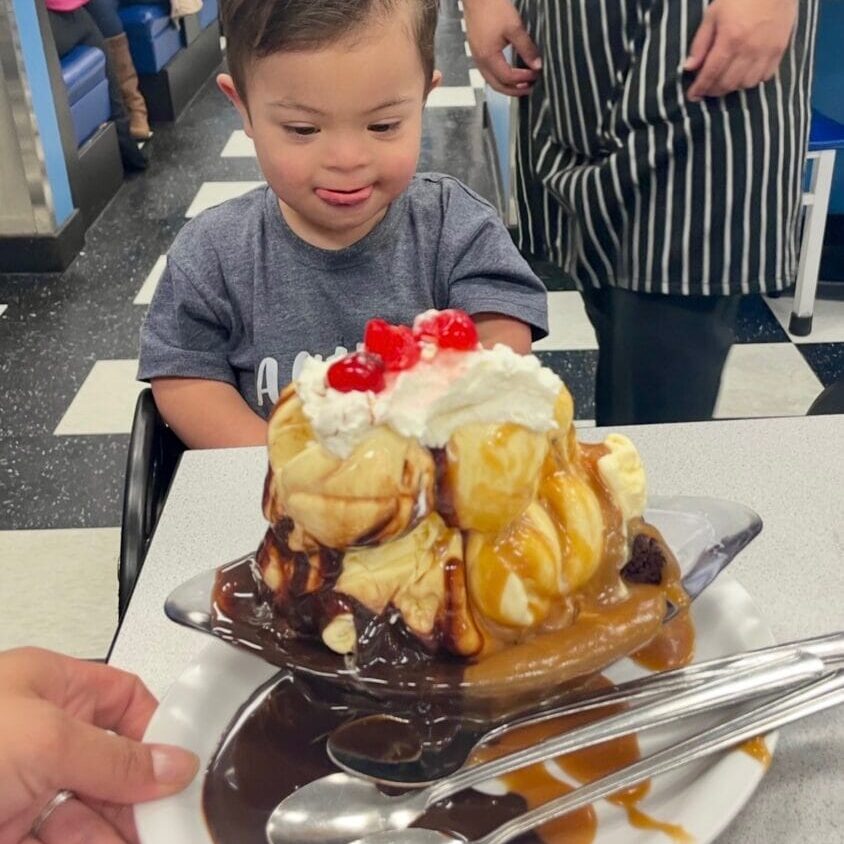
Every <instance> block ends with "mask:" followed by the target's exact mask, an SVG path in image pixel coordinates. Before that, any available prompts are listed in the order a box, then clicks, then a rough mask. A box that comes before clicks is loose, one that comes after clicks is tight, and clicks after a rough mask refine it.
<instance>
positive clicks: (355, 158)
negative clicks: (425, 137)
mask: <svg viewBox="0 0 844 844" xmlns="http://www.w3.org/2000/svg"><path fill="white" fill-rule="evenodd" d="M409 15H410V4H407V5H406V7H405V8H404V9H403V10H402V11H401V12H400V13H396V14H395V15H392V16H390V18H389V19H388V20H386V21H378V23H377V24H373V25H370V26H369V27H368V28H367V30H366V32H365V33H362V34H360V35H356V36H355V37H353V38H350V39H347V40H342V41H340V42H338V43H336V44H333V45H331V46H328V47H325V48H322V49H319V50H309V51H301V52H283V53H275V54H273V55H271V56H268V57H267V58H264V59H259V60H258V61H256V62H254V63H253V65H252V67H251V68H250V70H249V72H248V82H247V88H248V98H249V108H248V111H247V109H246V106H245V104H244V103H243V102H242V101H241V100H240V98H239V97H238V95H237V92H236V91H235V89H234V85H233V84H232V82H231V77H228V76H225V75H223V76H221V77H220V78H219V79H218V83H219V85H220V87H221V89H222V90H223V92H224V93H225V94H226V95H227V96H228V97H229V98H230V99H231V100H232V102H234V104H235V106H236V107H237V108H238V111H240V114H241V116H242V118H243V125H244V129H245V130H246V134H247V135H249V137H250V138H252V139H253V141H254V142H255V149H256V152H257V155H258V162H259V164H260V165H261V170H262V171H263V173H264V176H265V177H266V179H267V182H269V184H270V186H271V187H272V188H273V190H274V191H275V193H276V195H277V196H278V197H279V200H280V203H281V209H282V213H283V214H284V217H285V219H286V220H287V222H288V224H289V225H290V227H291V228H292V229H293V230H294V231H295V232H296V233H297V234H298V235H299V236H300V237H302V238H303V239H304V240H306V241H308V242H309V243H312V244H314V245H316V246H321V247H323V248H328V249H338V248H342V247H344V246H347V245H349V244H351V243H354V242H355V241H357V240H359V239H360V238H361V237H363V236H364V235H366V234H367V233H368V232H369V231H371V230H372V229H373V228H374V227H375V226H376V225H377V224H378V222H379V221H380V220H381V219H382V218H383V216H384V214H385V213H386V211H387V208H388V206H389V205H390V203H391V202H392V201H393V200H394V199H395V198H396V197H397V196H398V195H399V194H400V193H401V192H402V191H403V190H404V189H405V188H406V187H407V185H408V183H409V182H410V179H411V178H412V176H413V174H414V172H415V170H416V165H417V161H418V158H419V147H420V141H421V135H422V109H423V107H424V103H425V97H426V94H427V92H428V89H429V87H430V84H429V83H430V80H426V79H425V73H424V70H423V67H422V61H421V59H420V56H419V50H418V49H417V46H416V44H415V43H414V42H413V39H412V35H411V33H412V27H411V20H410V17H409Z"/></svg>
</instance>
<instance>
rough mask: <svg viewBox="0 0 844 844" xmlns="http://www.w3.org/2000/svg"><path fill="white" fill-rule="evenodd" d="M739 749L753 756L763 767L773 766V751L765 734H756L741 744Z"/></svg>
mask: <svg viewBox="0 0 844 844" xmlns="http://www.w3.org/2000/svg"><path fill="white" fill-rule="evenodd" d="M739 750H741V751H742V752H744V753H746V754H747V755H748V756H752V757H753V758H754V759H755V760H756V761H757V762H758V763H759V764H760V765H762V767H763V768H766V769H767V768H769V767H770V766H771V751H770V750H769V749H768V745H767V744H766V743H765V736H756V738H752V739H749V740H748V741H746V742H745V743H744V744H741V745H739Z"/></svg>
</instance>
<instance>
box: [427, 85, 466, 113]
mask: <svg viewBox="0 0 844 844" xmlns="http://www.w3.org/2000/svg"><path fill="white" fill-rule="evenodd" d="M476 105H477V103H476V101H475V89H474V88H472V87H471V86H470V85H465V86H458V85H450V86H449V87H448V88H434V90H433V91H431V93H430V94H428V102H427V106H428V108H451V107H455V106H458V107H462V108H474V107H475V106H476Z"/></svg>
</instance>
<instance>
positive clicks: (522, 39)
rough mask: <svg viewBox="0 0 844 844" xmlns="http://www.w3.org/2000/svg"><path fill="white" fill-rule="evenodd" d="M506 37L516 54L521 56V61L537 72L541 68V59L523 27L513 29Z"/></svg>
mask: <svg viewBox="0 0 844 844" xmlns="http://www.w3.org/2000/svg"><path fill="white" fill-rule="evenodd" d="M507 37H508V38H509V39H510V43H511V44H512V45H513V47H514V49H515V50H516V52H517V53H518V54H519V56H521V59H522V61H523V62H524V63H525V64H526V65H527V66H528V67H529V68H532V69H533V70H539V69H540V68H541V67H542V58H541V56H540V55H539V50H538V49H537V47H536V44H534V43H533V39H532V38H531V37H530V35H528V34H527V30H526V29H525V28H524V27H523V26H520V27H518V28H517V29H514V30H513V31H512V32H508V33H507Z"/></svg>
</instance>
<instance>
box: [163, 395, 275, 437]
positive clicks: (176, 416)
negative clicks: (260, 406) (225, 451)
mask: <svg viewBox="0 0 844 844" xmlns="http://www.w3.org/2000/svg"><path fill="white" fill-rule="evenodd" d="M152 394H153V397H154V398H155V404H156V406H157V407H158V410H159V412H160V413H161V415H162V416H163V417H164V420H165V421H166V422H167V424H168V425H169V426H170V427H171V428H172V429H173V431H174V432H175V433H176V434H177V435H178V437H179V439H180V440H181V441H182V442H183V443H184V444H185V445H186V446H187V447H188V448H232V447H235V446H246V445H266V442H267V423H266V421H265V420H264V419H262V418H261V417H260V416H258V414H257V413H255V411H253V410H252V408H251V407H249V405H248V404H247V403H246V401H245V400H244V398H243V397H242V396H241V395H240V393H238V391H237V390H236V389H235V388H234V387H233V386H232V385H231V384H226V383H224V382H223V381H211V380H208V379H205V378H153V379H152Z"/></svg>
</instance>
